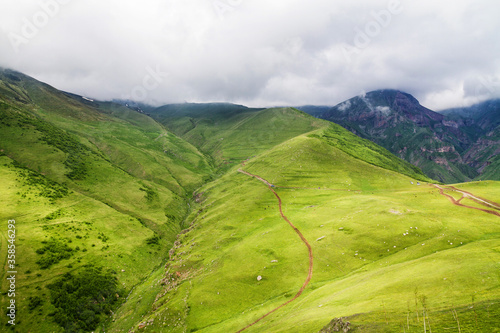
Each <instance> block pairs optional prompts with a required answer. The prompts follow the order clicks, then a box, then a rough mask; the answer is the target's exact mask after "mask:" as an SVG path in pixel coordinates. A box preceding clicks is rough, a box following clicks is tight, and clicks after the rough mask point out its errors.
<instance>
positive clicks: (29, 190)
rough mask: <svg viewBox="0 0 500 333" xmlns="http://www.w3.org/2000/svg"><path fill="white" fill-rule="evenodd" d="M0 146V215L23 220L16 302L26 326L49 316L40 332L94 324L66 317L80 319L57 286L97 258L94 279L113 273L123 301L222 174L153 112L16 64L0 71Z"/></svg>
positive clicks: (109, 286)
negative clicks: (97, 97) (200, 192)
mask: <svg viewBox="0 0 500 333" xmlns="http://www.w3.org/2000/svg"><path fill="white" fill-rule="evenodd" d="M0 154H1V156H2V157H1V164H0V192H1V193H2V204H3V205H5V206H4V207H5V208H3V209H2V211H1V213H0V219H1V220H2V221H7V220H10V219H15V220H16V222H17V229H16V230H17V234H18V240H17V241H18V243H17V244H16V246H17V249H18V250H17V256H18V258H19V260H18V266H17V269H18V271H19V275H18V276H17V288H18V290H19V294H20V295H23V297H22V298H19V299H18V306H19V311H20V313H29V316H28V315H27V316H24V317H23V319H22V320H20V321H19V323H18V324H17V325H16V329H18V330H19V331H28V330H30V327H32V325H33V324H34V323H38V322H40V321H42V319H43V326H42V328H43V329H42V331H58V330H61V328H58V327H60V326H61V327H65V328H66V329H67V330H69V331H72V330H75V329H76V330H77V328H78V327H80V328H85V327H87V328H88V329H92V330H93V329H94V328H95V323H96V322H97V321H98V320H99V319H100V318H101V316H102V314H99V313H100V312H99V310H98V309H94V310H95V311H94V312H92V313H93V314H92V315H90V313H87V314H88V316H89V317H88V318H86V319H85V320H83V319H82V320H80V319H74V322H73V324H71V325H73V326H71V325H70V326H67V324H68V318H72V317H71V316H69V317H68V315H67V314H65V313H64V311H63V310H61V309H58V308H57V307H55V305H54V304H56V303H54V302H55V298H54V297H56V296H55V295H54V294H53V293H54V290H53V288H52V289H51V286H53V285H55V284H57V283H62V282H61V281H59V280H60V279H61V278H63V279H66V280H67V281H73V280H72V279H76V280H75V281H77V280H78V279H80V277H79V275H78V274H80V272H82V271H84V267H85V266H87V265H89V264H92V265H94V266H95V269H93V270H90V271H91V272H93V273H92V274H95V275H96V276H95V278H96V279H97V280H98V278H99V276H100V274H101V275H102V276H101V277H100V278H102V279H104V280H102V281H108V282H103V286H104V287H103V288H104V289H103V295H104V294H106V293H109V292H110V291H114V290H115V287H113V284H114V283H115V282H113V281H114V278H113V277H115V278H117V280H116V282H117V284H118V285H117V286H118V287H120V288H121V289H120V290H121V291H120V293H119V296H120V299H119V301H120V302H121V301H123V300H124V299H125V297H126V293H128V292H129V291H130V290H131V289H132V287H133V286H135V285H136V284H138V283H139V282H141V281H142V280H143V279H145V278H146V277H147V276H149V274H150V273H151V272H152V271H153V268H157V267H159V266H162V265H163V264H164V262H165V261H166V260H167V259H168V251H169V250H170V248H171V247H172V244H173V243H174V241H175V237H176V235H177V234H178V233H179V232H180V230H181V225H180V223H181V221H182V220H183V219H184V216H185V215H186V214H187V212H188V209H189V206H188V199H189V198H190V197H191V196H192V192H193V190H194V189H196V188H197V187H199V186H200V185H201V184H202V183H204V182H206V181H207V179H209V178H210V177H211V173H212V167H211V166H210V164H209V163H208V162H207V159H206V158H205V157H204V156H203V154H201V153H200V152H199V151H198V150H197V149H196V148H195V147H193V146H192V145H190V144H189V143H187V142H185V141H184V140H182V139H180V138H179V137H177V136H175V135H174V134H172V133H170V132H168V131H167V130H166V129H165V128H164V127H163V126H161V125H160V124H158V123H157V122H155V121H154V120H152V119H151V118H149V117H147V116H146V115H142V114H139V113H137V112H134V111H131V110H129V109H127V108H123V107H121V106H119V105H115V104H111V103H94V102H90V101H87V100H84V99H83V98H81V97H78V96H74V95H68V94H65V93H62V92H60V91H57V90H56V89H54V88H52V87H50V86H47V85H45V84H43V83H40V82H38V81H36V80H34V79H32V78H29V77H27V76H24V75H22V74H20V73H17V72H12V71H2V72H0ZM2 225H4V227H3V228H2V230H0V232H1V235H2V242H1V246H2V249H6V246H7V243H6V240H7V238H6V237H7V230H6V227H5V226H6V224H2ZM2 253H5V257H4V256H3V257H2V261H4V264H5V263H6V261H5V259H6V253H7V252H3V251H2ZM101 266H102V267H105V268H106V269H111V270H113V271H114V272H115V273H113V274H112V275H109V274H108V273H106V272H105V271H99V269H98V268H99V267H101ZM5 271H7V270H4V272H5ZM99 272H100V273H99ZM67 273H69V274H72V275H67ZM107 274H108V275H107ZM2 281H4V282H2V283H3V286H2V287H5V286H6V280H5V279H3V280H2ZM72 283H76V282H74V281H73V282H72ZM82 285H85V284H82ZM56 289H57V288H56ZM59 289H60V288H59ZM2 290H5V289H2ZM117 290H118V289H117ZM114 294H118V292H116V293H114ZM4 296H5V295H4ZM61 297H62V296H61ZM72 297H75V296H72ZM51 299H52V302H51ZM108 299H109V298H108ZM111 299H112V298H111ZM6 302H8V299H7V297H2V301H1V304H2V306H4V305H6V304H7V303H6ZM52 303H53V304H52ZM113 303H114V302H111V301H110V303H109V304H107V305H105V306H104V305H103V307H102V309H109V306H111V305H112V304H113ZM72 306H76V305H75V304H66V305H65V306H64V308H66V309H70V308H71V307H72ZM79 306H83V305H79ZM104 312H108V310H106V311H104V310H103V313H104ZM49 314H51V315H49ZM108 314H109V312H108ZM71 320H73V319H71ZM71 320H70V321H71ZM85 321H88V323H87V324H85V323H84V322H85ZM55 322H57V323H59V324H60V325H59V326H58V325H56V323H55ZM75 322H79V323H80V324H78V325H80V326H74V323H75ZM68 325H69V324H68ZM85 325H90V326H85ZM75 327H76V328H75Z"/></svg>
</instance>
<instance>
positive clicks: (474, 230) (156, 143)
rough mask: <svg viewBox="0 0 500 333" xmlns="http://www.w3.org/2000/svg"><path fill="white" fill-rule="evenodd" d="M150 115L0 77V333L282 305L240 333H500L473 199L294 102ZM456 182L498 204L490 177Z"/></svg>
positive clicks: (118, 325)
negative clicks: (12, 238) (6, 312)
mask: <svg viewBox="0 0 500 333" xmlns="http://www.w3.org/2000/svg"><path fill="white" fill-rule="evenodd" d="M148 112H151V113H152V118H151V117H148V116H147V115H145V114H142V113H140V112H136V111H133V110H131V109H128V108H126V107H123V106H120V105H118V104H114V103H105V102H97V101H91V100H88V99H85V98H82V97H80V96H77V95H72V94H67V93H63V92H60V91H57V90H56V89H54V88H52V87H50V86H47V85H45V84H42V83H40V82H37V81H36V80H34V79H32V78H29V77H26V76H24V75H22V74H20V73H17V72H12V71H4V70H2V71H0V200H1V202H2V204H3V206H2V207H3V208H2V209H1V210H0V220H1V221H4V222H3V223H2V226H3V227H2V228H1V229H0V248H1V249H2V254H3V255H2V257H1V260H2V262H3V267H4V270H3V271H2V276H1V277H0V278H1V279H2V283H1V288H2V292H3V294H2V298H1V301H0V306H2V307H4V308H6V306H7V302H9V297H7V294H6V293H5V290H8V287H9V283H8V280H7V279H6V277H7V276H6V272H7V268H8V265H7V264H8V263H9V262H8V257H7V254H8V251H7V249H8V246H9V245H10V244H11V243H9V242H8V232H7V226H6V224H7V223H6V221H8V220H12V219H15V220H16V237H17V238H16V243H15V245H16V266H15V268H16V269H17V271H18V273H17V275H16V293H17V297H16V302H17V303H16V304H17V310H18V314H19V316H18V321H17V322H16V326H15V327H11V326H9V327H10V328H9V329H10V330H12V331H17V332H28V331H32V332H80V331H82V332H87V331H89V332H92V331H95V332H129V331H135V332H224V331H233V332H236V331H238V330H241V329H243V328H244V327H246V326H247V325H249V324H252V323H253V322H255V321H256V320H257V319H259V318H262V316H264V315H266V314H269V312H270V311H272V310H274V309H276V308H277V307H279V306H281V305H283V304H285V303H286V302H288V301H291V300H293V301H292V302H291V303H289V304H286V306H283V307H281V308H279V309H278V310H276V311H275V312H273V313H271V314H269V315H268V316H266V317H265V318H263V319H262V320H261V321H259V322H258V323H256V324H255V325H253V326H251V327H249V328H248V329H247V330H246V331H248V332H318V331H320V330H321V329H322V328H323V327H325V326H327V325H328V324H329V323H330V321H332V319H335V318H340V317H343V318H344V319H342V321H343V322H344V323H345V322H346V321H349V322H350V323H351V327H352V328H353V331H354V332H401V331H403V332H421V331H422V330H425V331H426V332H427V331H429V332H430V330H431V329H430V328H432V331H433V332H448V331H450V330H451V331H458V330H459V329H458V327H459V325H460V331H461V332H495V331H498V329H497V327H498V319H497V318H498V317H499V316H500V306H499V305H500V288H499V286H500V275H499V274H498V262H500V255H499V252H498V249H499V248H500V240H499V235H500V227H499V223H498V218H499V217H498V213H496V215H495V214H494V213H491V212H485V211H480V210H477V209H471V208H470V207H472V208H482V209H486V210H490V211H492V210H495V208H494V207H492V206H488V207H487V208H485V206H484V204H485V203H484V202H483V201H481V200H483V199H480V198H479V199H478V198H476V199H474V198H473V197H471V196H465V195H464V194H463V193H461V192H458V190H455V189H453V188H451V187H443V189H439V188H436V187H434V186H431V184H429V183H428V182H431V180H430V179H428V178H426V177H425V176H424V175H423V174H422V172H421V171H420V170H419V169H418V168H415V167H413V166H412V165H410V164H408V163H406V162H403V161H402V160H400V159H398V158H396V157H395V156H393V155H391V154H390V153H389V152H388V151H387V150H385V149H383V148H381V147H379V146H377V145H375V144H373V143H372V142H370V141H367V140H364V139H361V138H359V137H357V136H355V135H353V134H352V133H350V132H348V131H346V130H344V129H343V128H341V127H340V126H338V125H334V124H331V123H329V122H326V121H323V120H318V119H315V118H313V117H311V116H309V115H307V114H305V113H303V112H301V111H298V110H296V109H293V108H274V109H266V110H257V109H248V108H245V107H242V106H235V105H230V104H208V105H198V104H195V105H193V104H182V105H174V106H166V107H163V108H159V109H156V110H148ZM244 172H246V173H244ZM488 172H490V171H488ZM491 172H495V171H494V170H493V169H492V171H491ZM251 174H253V175H257V176H258V177H261V178H260V179H259V178H257V177H252V176H251ZM265 182H269V184H272V186H268V185H267V183H265ZM456 188H457V189H462V190H465V191H468V192H471V193H474V194H476V195H477V196H479V197H481V198H484V199H487V200H489V201H494V202H497V203H498V202H500V195H499V193H500V184H499V183H497V182H491V181H488V182H487V181H483V182H477V183H468V184H458V185H456ZM440 191H443V195H442V194H441V193H440ZM445 195H448V196H449V197H446V196H445ZM453 200H455V201H458V203H459V204H462V205H465V206H469V208H467V207H463V206H462V207H460V206H457V205H453V204H452V201H453ZM279 202H281V211H280V206H279ZM281 214H283V215H281ZM285 217H286V218H285ZM286 219H288V221H290V223H291V224H293V225H294V226H295V227H296V228H297V230H294V229H293V228H292V227H291V225H290V224H289V223H287V221H286ZM298 231H299V232H300V233H301V235H302V236H303V237H304V239H301V238H300V237H299V234H298ZM306 244H309V246H310V248H311V250H312V255H313V257H312V259H313V261H312V263H313V264H312V273H313V275H312V279H311V280H310V281H307V280H306V278H307V275H308V272H309V270H310V268H311V266H310V257H309V251H308V247H307V246H306ZM303 285H304V286H305V289H304V291H303V293H301V294H300V295H298V294H297V292H298V291H299V289H300V288H301V287H302V286H303ZM295 296H297V298H296V299H295V300H294V297H295ZM339 322H340V321H339V320H338V319H337V323H339ZM1 323H2V325H3V324H4V322H3V321H2V322H1ZM334 323H335V321H334ZM332 325H334V324H332ZM424 325H425V328H424ZM325 330H326V331H328V328H325Z"/></svg>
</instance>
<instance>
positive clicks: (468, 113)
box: [299, 90, 500, 183]
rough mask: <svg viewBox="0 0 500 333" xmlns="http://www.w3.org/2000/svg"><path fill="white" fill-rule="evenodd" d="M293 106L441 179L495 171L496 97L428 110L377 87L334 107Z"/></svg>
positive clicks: (499, 107)
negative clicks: (451, 107) (375, 89)
mask: <svg viewBox="0 0 500 333" xmlns="http://www.w3.org/2000/svg"><path fill="white" fill-rule="evenodd" d="M299 109H301V110H303V111H305V112H308V113H310V114H311V115H314V116H315V117H318V118H322V119H326V120H329V121H332V122H335V123H337V124H339V125H341V126H343V127H344V128H346V129H348V130H350V131H351V132H353V133H355V134H356V135H359V136H360V137H363V138H366V139H368V140H371V141H373V142H375V143H377V144H379V145H381V146H382V147H384V148H386V149H388V150H389V151H391V152H392V153H393V154H395V155H396V156H399V157H400V158H403V159H404V160H406V161H408V162H410V163H412V164H413V165H415V166H418V167H419V168H421V169H422V171H424V173H425V174H426V175H427V176H429V177H431V178H433V179H436V180H439V181H441V182H444V183H456V182H464V181H470V180H484V179H499V177H500V174H499V170H500V164H499V157H498V156H499V153H500V137H499V136H498V133H499V130H500V127H499V124H500V100H490V101H486V102H483V103H481V104H477V105H473V106H471V107H464V108H457V109H450V110H444V111H441V112H434V111H432V110H429V109H427V108H425V107H423V106H422V105H420V103H419V102H418V101H417V99H415V98H414V97H413V96H411V95H409V94H407V93H404V92H401V91H397V90H378V91H372V92H369V93H366V94H363V95H361V96H356V97H354V98H351V99H349V100H347V101H345V102H342V103H340V104H338V105H336V106H334V107H317V106H303V107H299Z"/></svg>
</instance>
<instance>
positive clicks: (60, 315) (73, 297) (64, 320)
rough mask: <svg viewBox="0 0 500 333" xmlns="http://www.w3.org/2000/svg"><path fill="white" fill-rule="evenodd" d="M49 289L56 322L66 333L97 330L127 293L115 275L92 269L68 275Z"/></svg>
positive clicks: (99, 268) (89, 267)
mask: <svg viewBox="0 0 500 333" xmlns="http://www.w3.org/2000/svg"><path fill="white" fill-rule="evenodd" d="M48 288H49V289H50V301H51V303H52V305H54V307H55V308H56V310H55V312H54V313H53V314H52V316H53V318H54V321H55V322H56V323H57V324H59V325H60V326H61V327H63V328H64V329H65V330H66V332H79V331H92V330H95V329H96V328H97V325H98V324H99V322H100V321H101V320H102V319H104V317H105V315H108V314H110V313H111V310H112V308H113V306H114V305H115V304H116V303H117V302H118V300H119V297H120V294H123V293H124V291H123V290H121V289H119V288H118V279H117V278H116V277H115V276H114V273H112V272H110V271H104V270H103V269H102V268H101V267H94V266H92V265H88V266H86V267H84V268H83V269H82V270H81V271H79V272H78V273H77V274H71V273H66V274H65V275H64V276H62V277H61V278H60V279H59V280H57V281H56V282H54V283H53V284H50V285H49V286H48Z"/></svg>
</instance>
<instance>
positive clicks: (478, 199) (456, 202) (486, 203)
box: [432, 184, 500, 217]
mask: <svg viewBox="0 0 500 333" xmlns="http://www.w3.org/2000/svg"><path fill="white" fill-rule="evenodd" d="M432 186H434V187H435V188H437V189H438V190H439V193H440V194H441V195H444V196H445V197H447V198H448V199H449V200H450V201H451V203H452V204H454V205H456V206H460V207H465V208H470V209H476V210H480V211H482V212H485V213H488V214H492V215H496V216H498V217H500V213H499V212H497V211H494V210H489V209H484V208H479V207H473V206H467V205H464V204H463V203H461V201H462V200H463V199H465V198H470V199H472V200H474V201H475V202H477V203H479V204H481V205H483V206H487V207H488V208H494V209H497V210H500V205H499V204H497V203H496V202H493V201H489V200H486V199H483V198H481V197H478V196H475V195H474V194H472V193H470V192H467V191H463V190H459V189H457V188H456V187H453V186H446V188H443V187H442V186H439V185H436V184H433V185H432ZM447 189H448V190H452V191H456V192H459V193H461V194H462V197H461V198H460V199H458V200H456V199H455V198H454V197H452V196H451V195H449V194H446V193H444V191H445V190H447Z"/></svg>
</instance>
